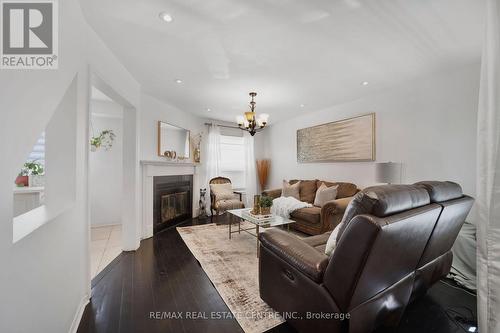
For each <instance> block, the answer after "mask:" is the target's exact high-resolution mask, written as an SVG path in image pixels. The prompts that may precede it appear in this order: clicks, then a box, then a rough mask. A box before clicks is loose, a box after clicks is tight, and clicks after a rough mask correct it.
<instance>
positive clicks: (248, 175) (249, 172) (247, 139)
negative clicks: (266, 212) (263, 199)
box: [243, 132, 257, 207]
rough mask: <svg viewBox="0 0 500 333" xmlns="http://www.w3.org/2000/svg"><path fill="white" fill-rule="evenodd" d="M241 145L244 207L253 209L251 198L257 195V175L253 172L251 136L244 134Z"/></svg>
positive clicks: (253, 161)
mask: <svg viewBox="0 0 500 333" xmlns="http://www.w3.org/2000/svg"><path fill="white" fill-rule="evenodd" d="M243 144H244V147H245V148H244V149H245V184H246V189H245V192H246V193H245V194H246V195H245V197H246V202H245V207H253V196H254V195H255V194H257V173H256V171H255V153H254V140H253V136H251V135H250V134H249V133H246V132H245V133H244V136H243Z"/></svg>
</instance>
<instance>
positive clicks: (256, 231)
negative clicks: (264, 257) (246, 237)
mask: <svg viewBox="0 0 500 333" xmlns="http://www.w3.org/2000/svg"><path fill="white" fill-rule="evenodd" d="M255 233H256V234H257V258H258V257H259V252H260V247H259V225H258V224H257V226H256V228H255Z"/></svg>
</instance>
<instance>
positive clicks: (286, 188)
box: [281, 179, 300, 201]
mask: <svg viewBox="0 0 500 333" xmlns="http://www.w3.org/2000/svg"><path fill="white" fill-rule="evenodd" d="M281 196H282V197H294V198H295V199H297V200H299V201H300V181H298V182H296V183H295V184H293V185H290V184H289V183H288V182H287V181H286V180H284V179H283V189H282V190H281Z"/></svg>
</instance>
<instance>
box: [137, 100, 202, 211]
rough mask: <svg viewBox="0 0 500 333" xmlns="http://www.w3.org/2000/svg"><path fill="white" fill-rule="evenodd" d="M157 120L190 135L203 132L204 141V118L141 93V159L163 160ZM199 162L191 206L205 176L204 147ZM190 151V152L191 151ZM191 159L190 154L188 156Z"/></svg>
mask: <svg viewBox="0 0 500 333" xmlns="http://www.w3.org/2000/svg"><path fill="white" fill-rule="evenodd" d="M159 120H162V121H164V122H167V123H169V124H172V125H175V126H178V127H182V128H185V129H188V130H190V131H191V136H193V135H196V134H198V133H201V132H203V133H204V137H203V140H202V145H203V144H205V143H206V132H207V130H206V126H205V125H204V123H205V119H203V118H200V117H197V116H195V115H193V114H191V113H189V112H186V111H182V110H179V109H177V108H176V107H174V106H172V105H170V104H168V103H166V102H164V101H161V100H159V99H157V98H155V97H153V96H150V95H148V94H145V93H142V94H141V128H140V129H141V143H140V156H141V159H142V160H150V161H151V160H156V161H165V158H164V157H162V156H158V146H157V144H158V132H157V126H158V125H157V123H158V121H159ZM201 150H202V151H201V163H200V164H199V165H198V166H197V167H196V172H197V175H196V178H197V181H196V180H195V181H194V183H193V192H194V195H193V208H196V207H198V200H199V195H200V186H204V185H200V184H202V182H203V180H204V178H205V170H204V166H205V159H206V149H205V148H202V149H201ZM191 153H192V152H191ZM190 160H191V161H192V156H190Z"/></svg>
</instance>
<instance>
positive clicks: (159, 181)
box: [153, 175, 193, 233]
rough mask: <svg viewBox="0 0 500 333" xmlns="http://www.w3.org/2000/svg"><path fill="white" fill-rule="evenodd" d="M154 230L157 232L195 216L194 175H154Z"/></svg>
mask: <svg viewBox="0 0 500 333" xmlns="http://www.w3.org/2000/svg"><path fill="white" fill-rule="evenodd" d="M153 198H154V202H153V216H154V225H153V232H154V233H157V232H159V231H161V230H163V229H165V228H168V227H171V226H173V225H175V224H177V223H179V222H182V221H184V220H186V219H188V218H191V217H192V216H193V212H192V206H193V176H192V175H174V176H156V177H153Z"/></svg>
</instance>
